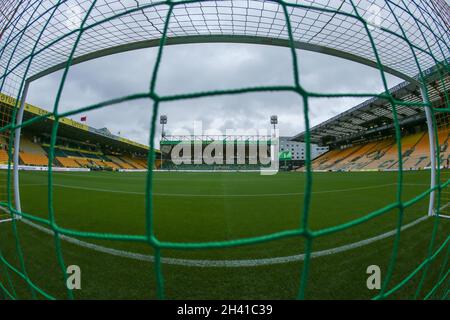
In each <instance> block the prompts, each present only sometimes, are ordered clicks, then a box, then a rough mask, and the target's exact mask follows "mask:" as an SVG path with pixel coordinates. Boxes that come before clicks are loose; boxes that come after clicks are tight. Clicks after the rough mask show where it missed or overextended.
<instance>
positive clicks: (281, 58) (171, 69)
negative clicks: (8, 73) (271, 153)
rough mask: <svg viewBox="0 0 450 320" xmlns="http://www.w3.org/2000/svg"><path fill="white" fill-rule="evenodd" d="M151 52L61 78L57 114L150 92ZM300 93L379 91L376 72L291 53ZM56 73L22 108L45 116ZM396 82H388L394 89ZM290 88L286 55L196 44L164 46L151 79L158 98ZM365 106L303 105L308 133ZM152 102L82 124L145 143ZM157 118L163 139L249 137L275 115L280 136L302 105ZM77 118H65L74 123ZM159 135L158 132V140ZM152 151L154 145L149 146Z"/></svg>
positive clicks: (174, 111)
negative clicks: (180, 132)
mask: <svg viewBox="0 0 450 320" xmlns="http://www.w3.org/2000/svg"><path fill="white" fill-rule="evenodd" d="M156 52H157V51H156V48H153V49H143V50H138V51H134V52H128V53H122V54H118V55H114V56H109V57H105V58H101V59H97V60H93V61H89V62H85V63H82V64H80V65H76V66H73V67H72V68H71V70H70V72H69V76H68V78H67V81H66V84H65V87H64V91H63V95H62V99H61V104H60V108H59V111H67V110H73V109H76V108H79V107H82V106H86V105H89V104H93V103H97V102H100V101H104V100H108V99H111V98H116V97H120V96H124V95H127V94H131V93H136V92H145V91H147V90H148V88H149V83H150V79H151V72H152V69H153V67H154V62H155V57H156ZM297 57H298V61H299V70H298V71H299V75H300V82H301V85H302V86H303V87H304V88H306V89H307V90H311V91H315V92H325V93H343V92H347V93H349V92H372V93H379V92H381V91H382V90H383V86H382V82H381V79H380V74H379V71H378V70H376V69H372V68H370V67H366V66H362V65H359V64H356V63H354V62H349V61H345V60H342V59H338V58H334V57H329V56H325V55H321V54H317V53H311V52H305V51H298V52H297ZM60 78H61V72H57V73H55V74H51V75H49V76H47V77H45V78H42V79H40V80H38V81H36V82H35V83H33V84H32V86H31V88H30V93H29V99H28V101H29V102H31V103H33V104H35V105H38V106H41V107H43V108H44V109H51V108H52V107H53V103H54V99H55V94H56V90H57V88H58V85H59V81H60ZM399 82H400V80H399V79H397V78H395V77H392V76H388V83H389V85H390V86H393V85H395V84H397V83H399ZM290 84H293V70H292V58H291V55H290V51H289V49H287V48H280V47H270V46H257V45H244V44H239V45H234V44H206V45H205V44H202V45H200V44H197V45H177V46H167V47H166V48H165V49H164V53H163V60H162V63H161V68H160V70H159V73H158V82H157V86H156V89H157V92H158V94H160V95H167V94H179V93H188V92H201V91H206V90H217V89H232V88H241V87H253V86H262V85H264V86H268V85H290ZM363 100H364V99H357V98H345V99H344V98H343V99H310V100H309V115H310V121H311V125H315V124H318V123H320V122H322V121H324V120H326V119H328V118H330V117H332V116H334V115H336V114H338V113H340V112H342V111H344V110H346V109H348V108H350V107H353V106H354V105H355V104H357V103H359V102H361V101H363ZM151 112H152V101H151V100H139V101H130V102H125V103H121V104H120V105H117V106H112V107H106V108H104V109H101V110H96V111H94V112H90V113H87V115H88V124H89V125H91V126H93V127H98V128H100V127H107V128H109V129H110V130H111V131H112V132H113V133H117V132H118V131H120V132H121V135H122V136H125V137H128V138H131V139H134V140H137V141H139V142H141V143H148V137H149V129H150V118H151ZM159 112H160V113H165V114H167V115H168V118H169V123H168V125H167V127H166V130H167V132H168V133H170V132H174V131H175V129H177V128H184V129H188V130H192V123H193V122H194V121H202V122H203V127H204V129H218V130H220V131H222V132H225V129H248V128H255V129H260V128H266V127H269V126H270V124H269V117H270V115H271V114H277V115H278V117H279V128H280V134H281V135H294V134H296V133H298V132H300V131H302V130H304V117H303V103H302V99H301V96H299V95H298V94H294V93H291V92H289V93H279V92H278V93H275V92H265V93H252V94H241V95H227V96H215V97H208V98H198V99H186V100H179V101H174V102H170V103H168V102H167V103H161V105H160V110H159ZM79 117H80V115H76V116H74V117H72V118H73V119H75V120H79ZM160 130H161V128H160V127H159V123H158V127H157V137H159V136H160V132H161V131H160ZM156 140H157V141H156V143H157V142H158V140H159V139H156Z"/></svg>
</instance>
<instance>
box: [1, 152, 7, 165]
mask: <svg viewBox="0 0 450 320" xmlns="http://www.w3.org/2000/svg"><path fill="white" fill-rule="evenodd" d="M8 159H9V157H8V152H6V151H5V150H0V164H6V163H8Z"/></svg>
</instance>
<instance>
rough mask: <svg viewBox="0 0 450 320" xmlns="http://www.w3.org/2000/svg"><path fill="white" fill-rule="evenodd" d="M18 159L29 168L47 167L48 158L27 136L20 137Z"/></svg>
mask: <svg viewBox="0 0 450 320" xmlns="http://www.w3.org/2000/svg"><path fill="white" fill-rule="evenodd" d="M19 158H20V160H21V161H22V164H24V165H29V166H47V165H48V157H47V154H46V152H45V151H44V149H43V148H42V147H41V146H40V145H39V144H38V143H35V142H33V141H31V140H30V139H29V138H28V137H27V136H25V135H24V136H22V137H21V143H20V150H19Z"/></svg>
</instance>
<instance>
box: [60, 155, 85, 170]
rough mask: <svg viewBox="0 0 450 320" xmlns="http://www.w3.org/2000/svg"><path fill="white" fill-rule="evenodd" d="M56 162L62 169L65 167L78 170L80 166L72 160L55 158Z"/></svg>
mask: <svg viewBox="0 0 450 320" xmlns="http://www.w3.org/2000/svg"><path fill="white" fill-rule="evenodd" d="M56 160H57V161H59V163H60V165H61V166H62V167H66V168H80V167H81V166H80V164H79V163H78V162H76V161H75V160H74V159H72V158H67V157H56Z"/></svg>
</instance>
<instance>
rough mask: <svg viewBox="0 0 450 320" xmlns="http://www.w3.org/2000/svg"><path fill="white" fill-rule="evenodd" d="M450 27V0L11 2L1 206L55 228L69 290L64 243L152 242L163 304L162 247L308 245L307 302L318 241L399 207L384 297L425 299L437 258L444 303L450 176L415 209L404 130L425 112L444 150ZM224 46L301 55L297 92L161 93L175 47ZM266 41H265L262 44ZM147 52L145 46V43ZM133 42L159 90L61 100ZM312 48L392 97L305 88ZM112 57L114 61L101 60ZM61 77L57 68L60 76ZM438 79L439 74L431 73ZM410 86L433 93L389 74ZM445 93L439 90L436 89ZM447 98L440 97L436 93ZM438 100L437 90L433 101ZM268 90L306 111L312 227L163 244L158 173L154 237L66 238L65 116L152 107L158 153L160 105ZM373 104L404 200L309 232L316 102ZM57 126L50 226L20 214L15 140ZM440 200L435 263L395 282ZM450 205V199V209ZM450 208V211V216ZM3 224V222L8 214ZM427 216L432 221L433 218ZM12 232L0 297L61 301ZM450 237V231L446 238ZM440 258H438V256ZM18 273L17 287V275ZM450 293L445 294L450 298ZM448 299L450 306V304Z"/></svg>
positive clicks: (3, 65) (432, 252) (1, 35)
mask: <svg viewBox="0 0 450 320" xmlns="http://www.w3.org/2000/svg"><path fill="white" fill-rule="evenodd" d="M449 21H450V10H449V7H448V5H447V3H446V2H445V1H444V0H402V1H390V0H386V1H360V0H345V1H338V0H336V1H331V0H329V1H323V0H322V1H320V0H316V1H188V0H186V1H149V0H148V1H131V0H130V1H115V0H110V1H107V0H102V1H96V0H94V1H82V0H76V1H65V0H58V1H37V0H28V1H12V0H11V1H3V2H2V3H1V4H0V92H2V93H4V94H7V95H9V96H12V97H14V98H15V100H14V101H15V108H14V109H13V114H12V116H11V117H10V118H9V120H8V121H6V122H5V123H2V126H1V129H0V135H1V136H5V137H7V138H6V140H5V141H6V142H7V144H8V147H7V148H6V149H5V150H7V152H8V161H7V163H6V164H5V165H6V167H7V174H6V175H5V176H4V177H5V178H4V180H2V181H1V183H2V188H3V189H2V194H1V200H2V202H1V203H0V205H1V206H2V208H4V209H5V210H3V211H2V212H7V213H8V214H9V215H10V216H11V218H12V217H13V216H14V215H18V216H20V217H23V218H24V219H27V220H30V221H33V222H37V223H40V224H44V225H45V226H48V227H49V228H51V229H52V230H53V232H54V240H55V243H56V246H55V248H56V256H57V259H58V262H59V266H60V268H61V272H62V275H63V277H61V278H64V280H66V277H67V275H66V265H65V262H64V256H63V251H62V249H61V244H60V242H61V236H63V235H65V236H72V237H80V238H89V239H101V240H104V239H107V240H120V241H135V242H141V243H144V244H147V245H148V246H151V247H152V248H153V249H154V258H155V261H154V264H155V272H156V278H157V282H156V283H157V285H156V286H157V288H156V289H157V294H158V297H159V298H166V295H165V283H164V278H163V273H162V270H163V264H162V261H161V258H162V257H161V251H162V250H163V249H178V250H191V249H208V248H226V247H235V246H243V245H248V244H256V243H263V242H269V241H277V240H278V239H282V238H288V237H302V238H303V239H305V242H306V247H305V260H304V263H303V265H302V268H301V270H299V272H300V273H301V281H300V283H299V285H298V294H297V298H299V299H303V298H305V292H306V288H307V283H308V274H309V271H310V269H311V263H310V260H311V248H312V244H313V242H314V240H315V239H317V238H320V237H324V236H327V235H330V234H336V233H339V232H341V231H344V230H347V229H349V228H352V227H354V226H356V225H359V224H363V223H365V222H367V221H369V220H372V219H374V218H376V217H379V216H381V215H384V214H386V213H388V212H390V211H391V210H393V209H395V210H396V211H397V215H398V224H397V229H396V230H397V231H396V235H395V237H394V239H393V247H392V253H391V255H390V263H389V265H388V269H387V271H386V272H387V273H386V276H385V277H384V279H383V285H382V288H381V290H380V291H379V292H378V293H377V294H376V295H375V296H374V297H373V298H374V299H384V298H388V297H390V296H391V295H392V294H393V293H395V292H396V291H398V290H399V289H400V288H402V287H403V286H405V285H407V284H408V283H409V282H410V281H411V279H413V278H415V277H419V278H420V281H419V282H418V285H417V288H416V296H419V295H422V292H421V291H422V288H423V284H424V282H425V281H426V279H427V274H428V272H429V268H430V265H431V263H432V262H433V260H434V259H435V258H436V257H437V256H438V255H444V256H445V258H444V260H443V262H442V263H441V265H440V266H439V268H441V269H440V271H439V272H438V273H439V275H440V276H439V279H438V280H437V281H436V283H435V284H434V285H433V287H432V289H431V290H430V291H429V292H426V293H424V294H423V296H424V297H425V298H439V297H436V296H435V293H436V292H437V291H438V289H440V288H441V287H442V286H445V284H447V285H448V273H449V270H448V252H449V241H450V240H449V239H450V237H449V236H448V234H447V235H446V236H445V241H444V242H442V243H436V234H437V232H438V230H439V228H438V226H439V223H442V221H441V219H440V218H439V217H438V215H439V214H440V213H441V212H440V208H441V207H444V205H445V204H444V203H442V202H443V201H444V200H443V199H444V198H445V199H447V198H446V197H442V196H441V194H443V193H444V192H446V188H447V186H448V184H449V183H450V180H449V179H448V176H445V175H442V172H441V171H443V170H441V169H440V168H441V163H440V161H441V160H440V158H439V157H436V155H431V157H435V158H436V161H437V172H436V175H437V184H436V185H435V186H434V187H432V188H430V189H428V190H427V191H426V192H424V193H422V194H420V195H419V196H417V197H416V198H414V199H409V200H405V199H403V198H402V193H403V175H404V174H403V170H402V156H403V155H402V152H401V150H402V148H401V126H400V124H399V120H398V113H397V110H398V108H401V107H421V108H423V109H424V110H425V109H428V110H429V111H430V112H431V114H432V120H433V123H432V125H433V127H434V140H435V143H436V148H437V150H439V148H440V146H439V140H438V136H437V120H436V119H438V118H439V116H440V115H443V114H447V113H448V112H450V107H449V97H448V92H447V91H448V88H446V84H445V78H446V77H447V76H448V74H449V64H448V58H449V54H448V53H449V46H448V43H449V42H448V40H449V32H448V30H449ZM209 38H211V39H213V40H214V41H228V42H233V41H236V42H239V41H242V42H247V43H249V42H250V43H251V42H254V43H264V44H273V45H284V46H286V47H287V48H286V50H290V52H291V59H292V74H293V83H292V84H290V85H286V86H276V85H274V86H255V87H244V88H234V89H229V90H216V91H205V92H191V93H186V94H179V95H161V94H160V93H158V90H157V89H156V88H157V83H158V72H159V68H160V65H161V59H162V57H163V54H164V48H165V46H166V45H169V44H176V43H195V42H207V41H208V39H209ZM261 39H262V40H261ZM143 42H146V43H144V44H143ZM127 44H130V49H133V48H139V47H145V46H154V47H156V48H157V50H158V54H157V59H156V63H155V65H154V68H153V70H151V71H150V70H149V74H151V81H150V83H149V85H148V88H149V89H148V91H146V92H136V93H134V94H130V95H127V96H123V97H119V98H115V99H112V100H108V101H103V102H101V103H97V104H94V105H88V106H84V107H81V108H78V109H76V110H71V111H67V112H61V111H60V110H59V105H60V98H61V94H62V91H63V89H64V84H65V81H66V78H67V74H68V72H69V69H70V67H71V65H73V64H74V63H80V62H82V61H83V57H86V56H88V55H89V54H92V53H93V52H103V53H104V55H105V54H106V53H107V50H108V49H109V48H112V47H120V46H124V45H127ZM298 48H300V49H302V48H303V49H310V50H313V51H320V48H329V51H328V53H331V54H332V53H338V52H339V53H341V54H340V55H341V56H342V57H344V58H349V59H352V60H356V61H360V62H363V63H366V64H369V65H372V66H374V67H376V68H377V69H378V70H379V75H380V78H381V80H382V83H383V86H384V92H382V93H353V92H349V93H321V92H311V91H308V90H306V89H305V88H304V87H303V86H302V81H301V79H302V78H301V77H302V74H300V72H299V64H300V63H301V61H299V60H298V58H297V55H296V50H297V49H298ZM102 50H103V51H102ZM52 68H53V69H52ZM52 70H53V71H54V70H62V77H61V81H60V84H59V88H58V91H57V93H56V98H55V101H54V105H53V108H52V110H51V111H49V112H48V113H47V114H43V115H41V116H38V117H34V118H32V119H28V120H26V121H24V122H23V123H21V124H17V122H16V121H17V120H16V118H17V113H18V108H19V106H20V100H21V96H22V94H23V89H24V87H25V85H26V81H29V80H33V79H37V78H39V77H41V76H42V75H45V74H48V73H49V72H51V71H52ZM430 70H432V72H430ZM386 72H389V73H391V74H394V75H397V76H402V77H403V78H404V79H405V77H406V78H407V79H411V80H412V81H416V82H418V83H419V84H420V85H421V87H422V88H423V92H422V95H423V98H424V99H423V101H422V100H421V99H418V100H416V101H404V100H401V99H398V98H397V97H396V96H394V95H393V94H392V92H391V91H389V88H388V86H387V81H386V76H385V73H386ZM430 74H437V75H438V77H437V79H438V80H437V81H435V84H434V87H433V86H430V85H429V83H428V78H429V76H430ZM433 88H435V89H433ZM436 88H437V89H436ZM431 90H435V92H434V93H433V92H431ZM436 91H437V92H439V93H440V99H441V101H442V104H443V106H444V107H442V104H441V105H440V107H439V108H438V107H436V105H434V104H433V103H432V101H431V100H430V96H432V95H435V93H436ZM258 92H291V93H295V94H297V95H298V96H299V97H300V98H301V99H302V101H303V109H304V110H303V111H304V125H305V143H306V166H305V168H306V170H305V176H306V182H307V183H306V185H305V194H304V196H303V208H302V210H300V212H299V217H300V220H301V223H299V227H298V228H296V229H294V230H288V231H282V232H277V233H272V234H267V235H263V236H257V237H252V238H245V239H237V240H232V241H217V242H205V243H184V242H180V243H179V242H167V241H161V240H160V239H158V238H157V237H156V235H155V232H154V228H153V221H154V212H153V206H152V190H153V182H152V181H153V179H152V176H153V171H152V170H151V169H149V170H148V171H147V186H146V201H147V205H146V233H145V234H143V235H137V234H104V233H96V232H82V231H78V230H72V229H65V228H62V227H61V226H59V225H58V224H57V223H56V222H55V215H54V209H53V188H52V163H53V159H54V157H55V142H56V136H57V132H58V124H59V122H58V120H59V119H61V118H62V117H67V116H73V115H75V114H82V113H85V112H87V111H90V110H96V109H100V108H108V106H112V105H115V104H119V103H122V102H125V101H133V100H137V99H148V101H150V102H151V103H152V106H153V108H152V118H151V129H150V134H149V135H150V139H149V141H150V150H154V148H155V145H154V141H155V139H154V138H155V128H156V125H157V114H158V109H159V108H160V105H161V103H163V102H169V101H180V100H184V99H198V98H202V97H212V96H226V95H239V94H245V93H258ZM345 97H347V98H348V97H353V98H355V97H357V98H373V97H378V98H382V99H385V100H387V101H388V102H389V103H390V105H391V109H392V114H393V122H394V126H395V132H396V135H395V139H396V143H397V145H398V159H399V165H398V183H397V193H396V194H397V200H396V201H395V202H394V203H392V204H390V205H388V206H385V207H383V208H379V209H378V210H376V211H374V212H371V213H369V214H367V215H365V216H362V217H360V218H358V219H355V220H352V221H350V222H348V223H345V224H342V225H336V226H334V227H330V228H326V229H321V230H312V229H311V227H310V225H309V215H310V203H311V198H312V196H313V195H312V192H311V188H312V182H313V174H312V170H311V150H310V141H311V140H310V138H311V137H310V117H309V115H310V112H309V106H310V99H311V98H345ZM50 118H51V119H54V120H55V121H53V127H52V132H51V143H50V147H49V154H48V157H49V164H48V182H49V189H48V199H49V206H48V207H49V215H48V218H45V219H44V218H41V217H37V216H35V215H33V214H29V213H26V212H21V211H19V210H18V209H17V206H16V204H15V203H14V192H13V163H12V159H13V149H14V148H13V147H14V144H13V141H14V139H13V138H14V134H15V132H16V129H18V128H19V127H20V128H25V127H27V126H29V125H31V124H33V123H36V122H39V121H44V120H46V119H50ZM154 162H155V154H154V152H149V158H148V168H153V164H154ZM431 193H435V195H436V203H435V213H436V215H435V216H434V217H432V218H431V219H434V220H433V221H434V222H433V223H434V224H435V225H434V228H433V231H432V233H431V234H430V235H429V246H428V247H429V250H428V254H427V257H426V259H424V260H423V261H417V267H416V268H415V269H414V271H413V272H412V273H410V274H409V275H408V276H406V277H405V278H404V279H403V280H402V281H400V282H399V283H396V284H392V283H390V282H391V278H392V274H393V272H394V268H395V265H396V261H397V255H398V250H399V243H400V234H401V232H400V231H401V226H402V225H401V224H402V219H403V215H404V211H405V209H406V208H408V207H410V206H412V205H413V204H414V203H416V202H418V201H420V200H423V199H427V198H428V197H429V196H430V194H431ZM445 201H448V200H445ZM447 210H448V209H447ZM0 214H2V213H0ZM424 214H426V213H425V212H424ZM8 223H9V224H10V225H11V228H12V229H13V234H14V237H15V239H11V241H12V242H14V241H15V243H16V250H17V256H18V257H19V260H20V267H16V266H14V265H13V264H12V263H11V262H10V261H8V259H6V258H5V256H4V255H3V254H2V252H0V264H1V267H0V272H1V273H3V277H2V278H1V279H5V280H2V282H0V293H1V295H3V296H4V297H6V298H11V299H14V298H17V296H16V294H15V291H14V279H21V281H24V282H25V283H26V285H27V286H28V287H29V289H30V290H31V291H32V292H33V295H34V297H44V298H49V299H52V298H54V297H53V296H52V295H51V294H49V293H48V292H46V291H45V290H44V289H43V288H41V287H40V286H39V285H37V284H36V283H35V279H32V278H30V277H29V276H28V274H27V270H26V264H25V258H24V255H23V250H22V247H21V243H20V241H19V234H18V228H17V224H19V223H20V221H16V220H15V219H12V221H10V222H8ZM447 231H448V230H447ZM436 248H437V249H436ZM12 274H14V275H15V277H12ZM447 294H448V288H447V289H446V292H445V296H446V295H447ZM67 296H68V298H73V293H72V291H71V290H69V289H68V290H67ZM445 296H444V297H445Z"/></svg>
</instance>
